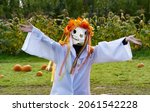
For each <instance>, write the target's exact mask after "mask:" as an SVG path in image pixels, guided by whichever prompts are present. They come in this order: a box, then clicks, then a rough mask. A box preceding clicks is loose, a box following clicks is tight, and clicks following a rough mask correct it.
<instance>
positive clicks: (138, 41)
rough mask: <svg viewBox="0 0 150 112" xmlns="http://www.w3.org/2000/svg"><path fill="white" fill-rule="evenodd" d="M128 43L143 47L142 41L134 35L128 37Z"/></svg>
mask: <svg viewBox="0 0 150 112" xmlns="http://www.w3.org/2000/svg"><path fill="white" fill-rule="evenodd" d="M126 41H127V42H132V43H134V44H137V45H142V42H141V40H140V39H136V38H135V37H134V35H130V36H128V37H126Z"/></svg>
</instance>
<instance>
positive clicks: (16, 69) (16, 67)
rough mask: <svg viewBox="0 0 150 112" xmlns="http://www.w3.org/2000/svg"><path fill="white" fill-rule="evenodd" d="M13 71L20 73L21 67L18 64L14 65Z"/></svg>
mask: <svg viewBox="0 0 150 112" xmlns="http://www.w3.org/2000/svg"><path fill="white" fill-rule="evenodd" d="M13 70H14V71H21V70H22V66H21V65H20V64H16V65H14V67H13Z"/></svg>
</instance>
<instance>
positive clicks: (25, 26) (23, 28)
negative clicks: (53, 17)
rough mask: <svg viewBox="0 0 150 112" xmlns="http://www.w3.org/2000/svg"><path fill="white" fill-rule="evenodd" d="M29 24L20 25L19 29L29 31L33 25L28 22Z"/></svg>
mask: <svg viewBox="0 0 150 112" xmlns="http://www.w3.org/2000/svg"><path fill="white" fill-rule="evenodd" d="M28 24H29V25H20V30H22V31H23V32H31V31H32V28H33V25H32V24H31V23H30V22H28Z"/></svg>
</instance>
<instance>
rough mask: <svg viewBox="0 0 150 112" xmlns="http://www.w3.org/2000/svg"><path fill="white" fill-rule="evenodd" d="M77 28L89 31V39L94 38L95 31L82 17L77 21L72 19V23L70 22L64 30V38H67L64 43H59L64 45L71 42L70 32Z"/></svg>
mask: <svg viewBox="0 0 150 112" xmlns="http://www.w3.org/2000/svg"><path fill="white" fill-rule="evenodd" d="M76 27H81V28H84V29H87V32H88V36H89V37H92V36H93V35H94V32H93V30H94V29H93V27H92V26H91V25H90V24H89V22H88V21H87V20H86V19H82V18H80V17H78V18H77V19H70V21H69V22H68V25H67V26H66V27H65V28H64V34H63V36H62V38H63V37H64V36H65V39H64V40H63V41H62V39H61V40H60V41H59V42H60V44H62V45H64V44H67V43H68V42H69V37H70V32H71V31H72V30H74V29H75V28H76Z"/></svg>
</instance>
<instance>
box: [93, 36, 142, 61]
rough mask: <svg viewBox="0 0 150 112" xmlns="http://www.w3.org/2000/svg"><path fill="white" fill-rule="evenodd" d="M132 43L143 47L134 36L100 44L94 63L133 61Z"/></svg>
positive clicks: (95, 53) (96, 49) (95, 50)
mask: <svg viewBox="0 0 150 112" xmlns="http://www.w3.org/2000/svg"><path fill="white" fill-rule="evenodd" d="M130 42H131V43H134V44H138V45H142V43H141V41H140V40H139V39H136V38H134V36H133V35H131V36H128V37H124V38H120V39H118V40H114V41H111V42H105V41H104V42H100V43H99V44H98V45H97V46H95V48H94V54H93V55H94V56H93V60H94V61H93V63H103V62H115V61H126V60H131V59H132V52H131V48H130V44H129V43H130Z"/></svg>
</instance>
